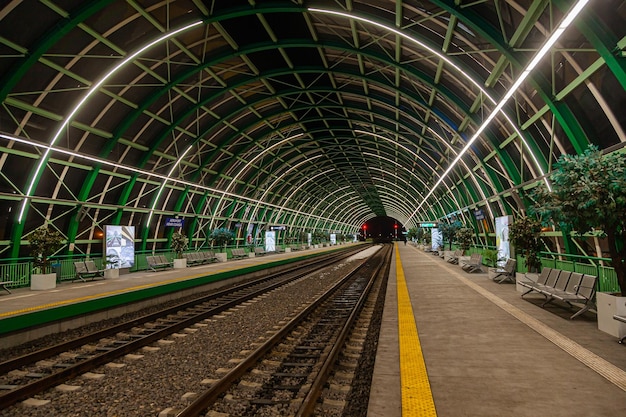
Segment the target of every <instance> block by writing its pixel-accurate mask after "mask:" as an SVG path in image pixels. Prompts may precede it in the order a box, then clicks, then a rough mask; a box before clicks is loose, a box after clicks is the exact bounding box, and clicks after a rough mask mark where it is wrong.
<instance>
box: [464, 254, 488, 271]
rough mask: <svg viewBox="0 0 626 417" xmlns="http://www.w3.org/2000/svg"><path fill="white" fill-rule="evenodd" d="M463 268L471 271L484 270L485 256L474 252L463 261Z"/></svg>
mask: <svg viewBox="0 0 626 417" xmlns="http://www.w3.org/2000/svg"><path fill="white" fill-rule="evenodd" d="M461 268H463V270H464V271H467V272H469V273H472V272H477V271H480V272H483V256H482V255H481V254H479V253H473V254H472V255H471V256H470V258H469V259H468V260H467V261H461Z"/></svg>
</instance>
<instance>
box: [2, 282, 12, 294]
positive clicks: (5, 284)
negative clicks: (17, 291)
mask: <svg viewBox="0 0 626 417" xmlns="http://www.w3.org/2000/svg"><path fill="white" fill-rule="evenodd" d="M11 284H13V281H8V280H7V281H2V282H0V288H2V289H3V290H5V291H6V292H8V293H9V294H11V291H10V290H9V289H8V288H7V285H11Z"/></svg>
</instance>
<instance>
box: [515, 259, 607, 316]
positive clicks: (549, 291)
mask: <svg viewBox="0 0 626 417" xmlns="http://www.w3.org/2000/svg"><path fill="white" fill-rule="evenodd" d="M597 281H598V277H596V276H595V275H587V274H581V273H578V272H570V271H562V270H560V269H556V268H547V267H545V268H543V269H542V270H541V274H539V277H538V278H537V281H532V280H529V279H528V277H527V276H526V280H520V281H518V282H517V283H518V284H519V285H521V286H522V287H526V288H528V291H526V292H525V293H523V294H522V297H523V296H525V295H526V294H530V293H531V292H536V293H538V294H541V295H543V296H544V297H545V302H544V303H543V304H542V305H541V306H542V307H545V306H546V305H548V304H550V303H551V302H553V301H555V300H557V301H561V302H564V303H566V304H567V305H568V306H570V307H573V305H574V304H578V305H582V307H581V308H580V310H578V311H577V312H576V313H574V314H573V315H572V316H571V317H570V319H573V318H575V317H577V316H579V315H581V314H583V313H584V312H586V311H588V310H589V309H590V308H591V307H593V305H594V298H595V294H596V283H597Z"/></svg>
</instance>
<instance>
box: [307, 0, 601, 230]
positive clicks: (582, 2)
mask: <svg viewBox="0 0 626 417" xmlns="http://www.w3.org/2000/svg"><path fill="white" fill-rule="evenodd" d="M588 1H589V0H579V1H578V2H577V3H576V5H575V6H574V7H573V8H572V10H570V12H569V13H568V14H567V16H566V17H565V18H564V19H563V21H562V22H561V24H560V25H559V26H558V27H557V29H556V30H555V31H554V33H553V34H552V36H550V38H549V39H548V41H547V42H546V43H545V44H544V45H543V47H542V48H541V49H540V50H539V52H538V53H537V54H536V55H535V57H534V58H533V59H532V60H531V62H530V63H529V65H528V66H527V67H526V69H525V70H524V71H523V72H522V74H521V75H520V77H519V78H518V79H517V81H515V83H513V85H512V86H511V88H510V89H509V90H508V91H507V93H506V94H505V95H504V97H503V98H502V100H501V101H500V102H499V103H498V104H497V105H496V107H495V108H494V110H493V111H492V112H491V114H490V115H489V116H488V117H487V119H486V120H485V121H484V122H483V124H482V125H481V126H480V127H479V128H478V130H477V131H476V133H475V134H474V135H473V136H472V138H471V139H470V140H469V141H468V143H467V144H466V146H465V147H464V148H463V149H462V150H461V152H460V153H459V154H458V155H457V157H456V158H455V159H454V160H453V161H452V163H451V164H450V165H449V167H448V168H447V169H446V170H445V171H444V173H443V174H442V175H441V176H440V177H439V180H438V181H437V182H436V183H435V184H434V185H433V187H432V188H431V189H430V191H429V192H428V193H427V195H426V198H424V200H422V203H420V204H419V205H418V207H417V208H416V209H415V211H414V212H413V213H412V214H411V218H412V217H414V216H415V214H417V212H418V211H419V209H420V208H421V207H422V206H423V205H424V203H425V202H426V200H427V199H428V198H429V197H430V196H431V195H432V194H433V192H434V190H435V189H436V188H437V187H438V186H439V184H441V182H442V181H443V180H444V179H445V177H446V176H447V175H448V174H449V173H450V171H452V169H453V168H454V166H455V165H456V164H457V163H458V162H459V160H460V159H461V158H462V157H463V156H464V155H465V153H466V152H467V151H468V150H469V148H470V147H471V145H472V144H473V143H474V142H475V141H476V139H478V136H479V135H480V134H481V133H482V132H483V131H484V130H485V128H486V127H487V126H488V124H489V123H490V122H491V120H493V118H494V117H495V116H496V115H497V113H498V112H501V111H502V108H503V107H504V105H505V104H506V102H507V101H508V99H509V98H511V97H512V96H513V94H514V93H515V91H516V90H517V88H519V86H520V85H521V84H522V82H524V80H525V79H526V77H527V76H528V75H529V73H530V71H532V70H533V69H534V68H535V66H536V65H537V64H538V63H539V62H540V61H541V59H542V58H543V56H544V55H545V54H546V53H547V52H548V51H549V49H550V48H551V47H552V46H553V45H554V44H555V43H556V42H557V41H558V39H559V37H560V36H561V35H562V34H563V32H564V31H565V29H567V27H568V26H569V25H570V24H571V23H572V22H573V20H574V19H575V18H576V16H578V14H579V13H580V11H581V10H582V9H583V8H584V7H585V5H586V4H587V3H588ZM308 11H309V12H311V13H323V14H331V15H335V16H341V17H345V18H348V19H353V20H357V21H360V22H364V23H368V24H370V25H373V26H376V27H378V28H381V29H384V30H386V31H389V32H391V33H393V34H395V35H397V36H399V37H401V38H403V39H405V40H408V41H410V42H412V43H414V44H417V45H418V46H420V47H421V48H423V49H425V50H427V51H428V52H430V53H432V54H433V55H435V56H437V57H438V58H439V59H441V60H443V61H445V62H446V64H448V65H450V66H451V67H452V68H454V69H455V70H456V71H458V72H459V73H460V74H462V75H463V77H464V78H466V79H467V80H468V81H469V82H471V83H472V84H473V85H474V86H476V87H477V88H478V89H479V90H480V91H481V92H482V94H484V96H485V97H487V99H488V100H489V101H490V102H492V103H494V104H495V103H496V102H495V100H494V99H493V98H492V97H491V96H490V95H489V94H488V93H487V91H486V90H485V89H483V87H482V85H481V84H480V83H478V82H477V81H475V80H474V79H473V78H472V77H470V76H469V75H468V74H467V73H465V72H464V71H463V70H462V69H461V68H460V67H458V66H457V65H456V64H454V62H452V61H451V60H450V59H449V58H448V57H447V56H446V55H444V54H442V53H440V52H438V51H437V50H435V49H433V48H431V47H429V46H428V45H427V44H425V43H423V42H421V41H419V40H418V39H415V38H412V37H410V36H408V35H407V34H405V33H404V32H402V31H400V30H398V29H396V28H393V27H390V26H386V25H383V24H381V23H378V22H375V21H373V20H369V19H366V18H363V17H360V16H357V15H354V14H350V13H344V12H338V11H334V10H326V9H317V8H309V9H308ZM502 115H503V117H504V118H505V119H506V120H507V122H508V123H509V124H510V125H511V126H512V127H513V129H514V130H515V132H516V134H517V135H518V137H519V138H520V140H521V141H522V143H523V144H524V146H525V147H526V149H527V150H528V151H529V154H530V156H531V158H532V160H533V162H534V163H535V166H536V167H537V169H538V170H539V172H540V173H541V175H542V176H544V175H545V173H544V172H543V169H542V168H541V165H540V164H539V161H538V159H537V157H536V156H535V154H534V153H533V151H532V149H531V148H530V147H529V146H528V143H527V142H526V140H525V139H524V136H523V135H522V134H521V132H520V131H519V129H518V128H517V126H516V125H515V124H514V123H513V122H512V120H511V119H510V118H509V117H508V115H507V114H506V113H504V112H502ZM544 181H545V182H546V185H547V186H548V188H550V184H549V182H548V181H547V179H544Z"/></svg>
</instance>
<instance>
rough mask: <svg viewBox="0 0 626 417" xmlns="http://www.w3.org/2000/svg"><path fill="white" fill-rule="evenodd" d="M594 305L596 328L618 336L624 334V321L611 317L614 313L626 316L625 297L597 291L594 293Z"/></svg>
mask: <svg viewBox="0 0 626 417" xmlns="http://www.w3.org/2000/svg"><path fill="white" fill-rule="evenodd" d="M596 306H597V310H596V311H597V312H598V330H601V331H603V332H605V333H608V334H610V335H612V336H615V337H618V338H622V337H624V336H626V323H622V322H619V321H617V320H615V319H613V316H614V315H616V314H617V315H619V316H626V297H622V296H619V295H613V294H610V293H606V292H598V293H596Z"/></svg>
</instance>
